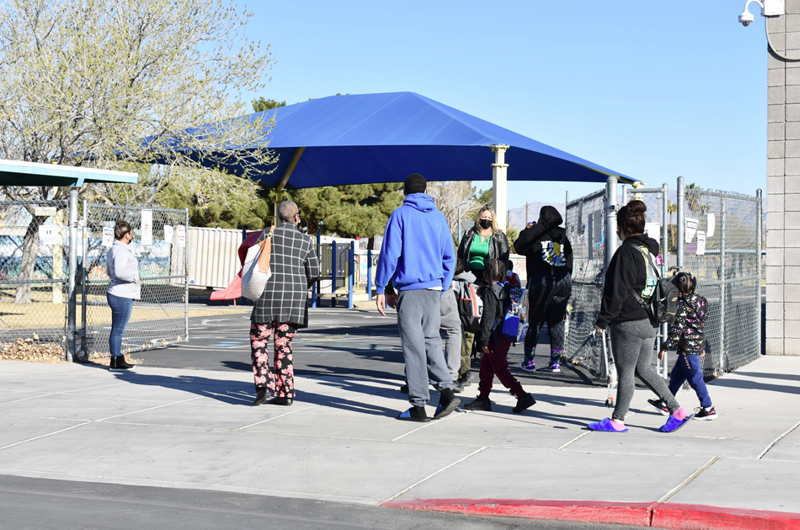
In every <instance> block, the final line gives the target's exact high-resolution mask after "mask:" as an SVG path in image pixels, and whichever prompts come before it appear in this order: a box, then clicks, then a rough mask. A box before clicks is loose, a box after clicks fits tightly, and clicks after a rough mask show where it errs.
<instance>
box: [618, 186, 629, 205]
mask: <svg viewBox="0 0 800 530" xmlns="http://www.w3.org/2000/svg"><path fill="white" fill-rule="evenodd" d="M620 204H621V205H623V206H625V205H626V204H628V186H626V185H625V184H623V185H622V202H621V203H620Z"/></svg>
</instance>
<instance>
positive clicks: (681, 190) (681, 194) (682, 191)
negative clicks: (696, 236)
mask: <svg viewBox="0 0 800 530" xmlns="http://www.w3.org/2000/svg"><path fill="white" fill-rule="evenodd" d="M675 200H677V201H678V205H677V206H678V220H677V221H676V222H677V224H678V226H677V230H676V232H677V234H676V239H677V241H676V242H675V243H676V247H677V250H676V255H675V259H676V261H677V263H675V266H676V267H678V270H679V271H682V270H683V253H684V251H685V250H686V248H685V244H684V242H683V238H684V234H683V231H684V229H685V228H686V221H685V219H684V216H685V215H686V213H685V211H684V206H685V205H684V203H685V202H686V188H685V187H684V182H683V177H678V197H677V199H675Z"/></svg>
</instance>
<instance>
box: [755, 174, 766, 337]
mask: <svg viewBox="0 0 800 530" xmlns="http://www.w3.org/2000/svg"><path fill="white" fill-rule="evenodd" d="M756 199H757V200H758V202H757V203H756V216H757V217H758V218H757V219H756V271H757V273H756V276H758V280H757V281H756V285H757V287H758V289H757V291H756V293H757V295H756V338H757V340H758V342H757V344H758V351H759V353H763V351H762V349H761V344H762V343H761V341H762V337H761V319H762V318H763V315H762V314H761V274H762V270H761V234H762V233H763V230H764V228H763V226H762V225H761V224H762V222H763V221H762V219H763V215H764V214H763V212H762V211H761V210H762V208H763V205H762V199H761V190H760V189H759V190H756Z"/></svg>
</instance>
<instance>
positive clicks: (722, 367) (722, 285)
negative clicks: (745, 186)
mask: <svg viewBox="0 0 800 530" xmlns="http://www.w3.org/2000/svg"><path fill="white" fill-rule="evenodd" d="M720 203H721V204H720V207H721V208H720V209H721V211H722V213H721V215H720V220H719V230H720V233H719V240H720V243H719V312H720V319H719V372H720V375H722V374H724V373H725V311H726V308H725V305H726V304H725V291H726V285H725V280H726V278H725V276H726V274H725V261H726V259H725V258H726V256H725V245H726V241H725V239H726V238H725V221H726V217H727V210H728V200H727V199H726V198H725V197H721V198H720ZM759 287H760V286H759ZM758 325H759V326H760V325H761V322H759V323H758Z"/></svg>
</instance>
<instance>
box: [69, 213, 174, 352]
mask: <svg viewBox="0 0 800 530" xmlns="http://www.w3.org/2000/svg"><path fill="white" fill-rule="evenodd" d="M118 219H121V220H125V221H127V222H128V223H130V225H131V228H132V230H133V237H134V239H133V241H132V242H131V243H130V246H131V248H132V250H133V252H134V254H135V255H136V258H137V259H138V260H139V277H140V279H141V299H140V300H136V301H134V304H133V312H132V314H131V319H130V322H129V324H128V327H127V328H126V330H125V335H124V337H123V345H122V346H123V353H131V352H136V351H142V350H149V349H152V348H162V347H166V346H169V345H172V344H176V343H179V342H183V341H185V340H187V338H188V329H189V328H188V284H187V250H188V248H187V246H188V243H187V229H186V227H187V226H188V221H189V219H188V212H187V211H186V210H170V209H166V208H148V209H142V208H140V207H121V206H105V205H97V204H88V203H86V202H85V201H84V203H83V226H84V230H83V238H82V243H83V244H82V249H80V252H79V255H81V256H82V263H83V264H85V266H84V267H83V270H84V271H85V278H84V281H83V282H81V289H80V290H79V292H80V297H81V299H80V303H81V320H80V322H81V326H82V330H83V336H82V340H81V347H82V351H83V352H84V354H88V355H100V356H107V355H108V354H109V346H108V337H109V334H110V332H111V309H110V308H109V306H108V303H107V301H106V292H107V291H108V284H109V281H110V279H109V277H108V275H107V273H106V255H107V253H108V249H109V248H110V247H111V245H112V244H113V241H114V225H115V223H116V221H117V220H118Z"/></svg>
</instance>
